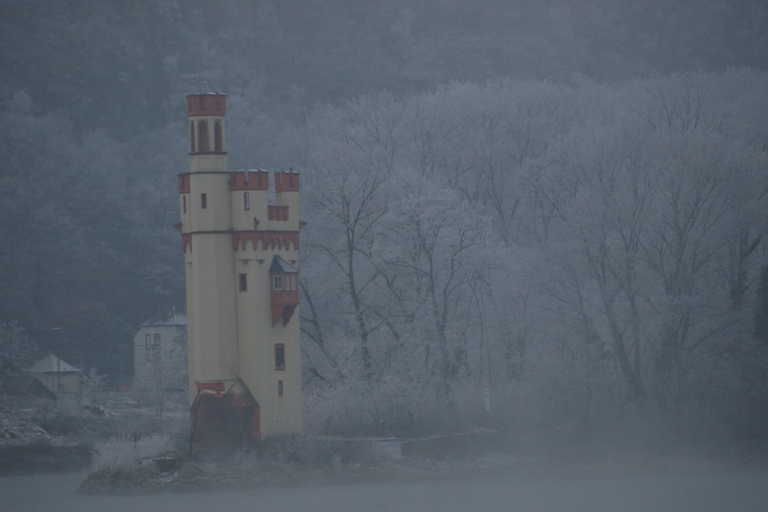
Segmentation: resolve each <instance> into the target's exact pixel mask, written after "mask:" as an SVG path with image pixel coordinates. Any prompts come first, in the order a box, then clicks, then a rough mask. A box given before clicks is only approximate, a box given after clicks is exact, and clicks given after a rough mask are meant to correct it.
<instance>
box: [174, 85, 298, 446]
mask: <svg viewBox="0 0 768 512" xmlns="http://www.w3.org/2000/svg"><path fill="white" fill-rule="evenodd" d="M187 113H188V116H189V122H188V129H189V155H190V170H189V172H186V173H181V174H179V195H180V210H181V223H180V224H179V225H178V227H179V229H180V231H181V234H182V246H183V250H184V255H185V262H186V278H187V316H188V326H187V340H188V353H189V380H190V382H189V384H190V400H191V402H192V404H193V406H192V412H193V419H194V421H198V422H202V423H200V424H198V423H194V421H193V427H194V429H196V430H195V431H196V432H201V436H202V435H203V434H202V432H207V434H206V436H208V437H205V436H203V437H201V438H198V441H199V442H201V443H204V442H205V441H203V440H202V439H203V438H205V439H214V438H216V435H218V434H216V433H215V432H216V429H217V427H216V424H218V423H221V424H224V423H227V424H231V423H232V422H233V421H234V422H237V421H240V420H239V419H237V418H240V419H242V420H243V421H244V422H245V423H243V425H241V426H240V427H238V428H237V429H235V430H236V431H239V432H246V431H247V432H250V434H249V435H252V436H257V437H258V436H269V435H281V434H297V433H301V432H302V431H303V421H302V414H301V351H300V346H299V338H300V336H299V322H298V319H297V316H298V315H295V311H296V309H297V308H298V307H299V299H298V295H299V294H298V249H299V230H300V222H299V200H298V192H299V174H298V173H295V172H293V171H285V172H280V173H275V175H274V178H273V180H274V181H273V191H274V203H273V204H270V202H269V196H270V191H269V188H270V173H269V172H267V171H263V170H260V169H259V170H237V171H228V170H227V153H226V139H225V135H226V131H225V125H224V121H225V115H226V96H225V95H223V94H220V93H206V94H190V95H188V96H187ZM292 318H293V320H292ZM232 393H234V394H236V395H237V396H238V397H240V398H232V397H231V396H230V397H229V398H226V397H227V396H229V395H232ZM243 397H245V398H243ZM219 398H221V399H222V400H224V402H219ZM225 402H226V403H230V402H231V403H232V404H250V405H248V411H250V412H248V413H247V414H246V413H245V412H244V411H245V409H242V410H241V411H240V412H238V413H237V415H236V418H234V417H233V418H234V419H233V418H228V419H227V418H218V419H216V414H219V412H215V411H220V413H221V414H224V412H221V411H229V410H230V409H228V408H227V407H222V408H219V406H217V405H214V404H219V403H225ZM243 407H245V406H243ZM211 408H213V409H211ZM214 410H215V411H214ZM211 411H214V412H211ZM226 414H229V413H226ZM246 416H247V418H246ZM246 420H247V421H246ZM230 426H231V425H230ZM220 434H221V435H229V434H225V433H220ZM211 436H212V437H211Z"/></svg>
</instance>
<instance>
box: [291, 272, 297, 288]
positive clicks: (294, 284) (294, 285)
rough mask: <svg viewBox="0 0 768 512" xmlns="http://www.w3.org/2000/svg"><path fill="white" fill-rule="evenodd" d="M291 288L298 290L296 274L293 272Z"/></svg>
mask: <svg viewBox="0 0 768 512" xmlns="http://www.w3.org/2000/svg"><path fill="white" fill-rule="evenodd" d="M291 290H296V275H295V274H291Z"/></svg>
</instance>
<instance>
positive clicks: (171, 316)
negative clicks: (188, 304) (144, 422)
mask: <svg viewBox="0 0 768 512" xmlns="http://www.w3.org/2000/svg"><path fill="white" fill-rule="evenodd" d="M133 388H134V389H137V390H148V391H149V390H156V389H179V390H186V388H187V315H186V314H185V313H182V312H179V311H177V310H176V308H173V309H172V310H171V311H166V312H164V313H160V314H159V315H157V316H154V317H152V318H150V319H149V320H147V321H146V322H144V323H143V324H141V327H140V328H139V331H138V332H137V333H136V335H135V336H134V337H133Z"/></svg>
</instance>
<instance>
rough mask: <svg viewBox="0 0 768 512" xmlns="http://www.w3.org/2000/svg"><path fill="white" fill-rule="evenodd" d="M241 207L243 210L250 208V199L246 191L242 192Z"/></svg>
mask: <svg viewBox="0 0 768 512" xmlns="http://www.w3.org/2000/svg"><path fill="white" fill-rule="evenodd" d="M243 208H244V209H245V210H250V209H251V199H250V198H249V197H248V192H243Z"/></svg>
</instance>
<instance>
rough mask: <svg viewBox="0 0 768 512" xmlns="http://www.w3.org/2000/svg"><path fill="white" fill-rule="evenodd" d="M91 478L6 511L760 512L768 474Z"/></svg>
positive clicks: (18, 496)
mask: <svg viewBox="0 0 768 512" xmlns="http://www.w3.org/2000/svg"><path fill="white" fill-rule="evenodd" d="M84 478H85V475H84V474H74V473H71V474H55V475H33V476H6V477H0V510H2V511H4V512H22V511H23V512H37V511H52V512H53V511H55V512H69V511H73V512H74V511H77V512H123V511H131V512H134V511H138V512H154V511H158V512H160V511H162V512H198V511H199V512H213V511H216V512H219V511H228V510H233V511H235V510H236V511H238V512H248V511H258V512H269V511H285V512H299V511H301V512H321V511H322V512H335V511H376V512H379V511H415V512H446V511H457V512H458V511H510V512H516V511H536V512H538V511H546V512H557V511H569V512H577V511H584V512H602V511H606V512H607V511H610V512H621V511H638V512H640V511H643V512H650V511H670V512H687V511H691V512H694V511H695V512H708V511H729V512H740V511H754V512H758V511H761V512H764V511H766V510H768V471H765V470H761V471H747V470H742V471H738V470H728V471H720V472H714V471H706V472H691V473H679V472H674V473H673V472H654V473H650V472H648V473H634V474H606V473H601V474H583V473H582V474H557V475H503V476H502V475H499V476H496V477H490V478H482V479H480V478H478V479H469V480H467V479H463V480H460V479H445V480H433V481H419V482H394V483H393V482H388V483H368V484H354V485H328V486H306V487H274V488H262V489H256V490H251V491H226V492H224V491H222V492H204V493H186V494H160V495H154V496H80V495H77V494H75V489H77V487H78V485H79V484H80V483H81V482H82V481H83V479H84Z"/></svg>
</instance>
